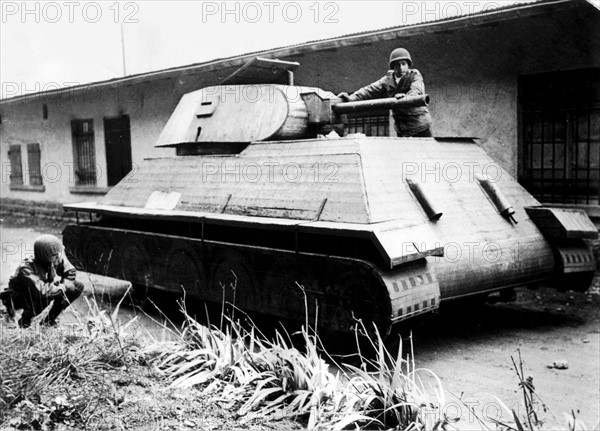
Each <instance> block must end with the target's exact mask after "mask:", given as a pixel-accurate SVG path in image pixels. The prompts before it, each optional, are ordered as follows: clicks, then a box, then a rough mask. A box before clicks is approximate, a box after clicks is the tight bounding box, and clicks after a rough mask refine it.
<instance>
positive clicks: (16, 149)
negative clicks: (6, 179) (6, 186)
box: [8, 145, 23, 186]
mask: <svg viewBox="0 0 600 431" xmlns="http://www.w3.org/2000/svg"><path fill="white" fill-rule="evenodd" d="M8 160H9V161H10V185H11V186H22V185H23V165H22V163H21V145H11V146H10V147H8Z"/></svg>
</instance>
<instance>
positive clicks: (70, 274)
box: [2, 235, 83, 328]
mask: <svg viewBox="0 0 600 431" xmlns="http://www.w3.org/2000/svg"><path fill="white" fill-rule="evenodd" d="M63 251H64V248H63V245H62V243H61V241H60V240H59V239H58V238H57V237H55V236H54V235H42V236H40V237H39V238H37V239H36V240H35V243H34V244H33V253H34V257H28V258H26V259H24V260H23V261H22V262H21V263H20V265H19V266H18V268H17V270H16V271H15V273H14V275H13V276H12V277H11V279H10V281H9V282H8V289H7V290H6V291H5V292H2V301H3V302H4V305H5V307H6V309H7V312H8V314H9V316H11V317H14V314H15V309H23V314H22V315H21V318H20V319H19V326H20V327H22V328H27V327H29V326H30V325H31V319H32V318H33V317H35V316H37V315H38V314H40V313H41V312H42V310H44V308H46V307H47V306H48V304H50V302H52V301H54V303H53V304H52V307H51V308H50V312H49V313H48V316H46V318H45V319H44V321H42V324H43V325H49V326H55V325H56V318H57V317H58V315H59V314H60V313H61V312H62V311H63V310H64V309H65V308H67V307H68V306H69V305H70V304H71V303H72V302H73V301H75V300H76V299H77V298H78V297H79V295H81V292H82V291H83V283H81V282H79V281H77V280H76V279H75V276H76V272H77V271H76V270H75V267H74V266H73V265H72V264H71V262H69V260H68V259H67V258H66V257H65V255H64V252H63Z"/></svg>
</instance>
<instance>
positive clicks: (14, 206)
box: [0, 198, 75, 223]
mask: <svg viewBox="0 0 600 431" xmlns="http://www.w3.org/2000/svg"><path fill="white" fill-rule="evenodd" d="M0 218H22V219H35V220H36V221H40V222H43V221H51V222H65V223H70V222H74V221H75V213H74V212H73V211H64V210H63V207H62V204H60V203H58V202H52V201H30V200H24V199H11V198H2V199H0Z"/></svg>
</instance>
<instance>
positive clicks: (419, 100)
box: [332, 94, 429, 114]
mask: <svg viewBox="0 0 600 431" xmlns="http://www.w3.org/2000/svg"><path fill="white" fill-rule="evenodd" d="M427 105H429V95H428V94H424V95H419V96H404V97H403V98H402V99H396V98H395V97H389V98H386V99H371V100H361V101H358V102H340V103H337V104H335V105H334V106H333V107H332V109H333V111H334V112H335V113H336V114H349V113H352V112H365V111H377V110H381V109H394V108H414V107H418V106H427Z"/></svg>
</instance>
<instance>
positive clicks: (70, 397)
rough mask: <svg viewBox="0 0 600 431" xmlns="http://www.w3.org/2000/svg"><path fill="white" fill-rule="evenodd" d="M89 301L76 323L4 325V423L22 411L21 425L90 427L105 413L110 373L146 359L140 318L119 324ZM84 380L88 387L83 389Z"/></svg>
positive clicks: (0, 391) (0, 393)
mask: <svg viewBox="0 0 600 431" xmlns="http://www.w3.org/2000/svg"><path fill="white" fill-rule="evenodd" d="M84 300H85V301H87V304H88V308H89V312H88V313H87V315H86V316H85V318H82V317H81V316H77V317H78V319H79V322H78V323H76V324H74V325H63V326H60V327H57V328H47V327H44V326H41V325H40V326H37V325H36V326H33V327H32V328H29V329H20V328H18V327H16V326H15V325H14V324H13V325H8V324H3V327H2V329H3V331H2V349H1V350H0V423H2V421H4V420H6V419H7V417H8V412H9V411H10V410H11V409H12V410H13V411H14V410H16V411H18V412H20V419H19V423H18V424H13V425H16V426H17V427H21V428H23V429H30V428H33V429H39V427H41V426H42V424H46V425H44V426H50V427H51V425H48V424H51V423H60V422H62V423H67V424H70V425H72V426H78V427H85V426H86V424H88V423H89V421H90V420H91V419H92V418H93V417H94V416H97V415H98V414H100V409H99V408H100V406H101V405H102V403H103V402H104V401H105V400H106V399H107V398H110V395H111V392H112V389H111V387H110V385H108V384H107V383H106V380H105V379H104V378H103V377H104V376H105V375H106V374H107V373H109V372H111V371H113V370H115V369H119V368H122V367H127V366H128V365H129V364H132V363H136V362H140V361H144V360H145V355H144V353H143V351H142V346H141V345H140V342H139V339H138V337H136V336H134V335H136V333H137V329H138V328H136V326H135V322H136V318H133V319H131V320H130V321H129V322H126V323H125V324H124V325H117V324H116V320H115V319H116V316H117V314H118V312H119V306H120V303H119V304H118V305H117V307H116V308H115V310H114V312H113V313H112V315H109V314H107V313H106V311H104V310H102V311H101V310H100V309H99V308H98V305H97V303H96V302H95V301H94V300H92V301H88V299H87V298H84ZM82 383H85V390H84V391H81V390H78V388H79V387H81V384H82Z"/></svg>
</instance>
